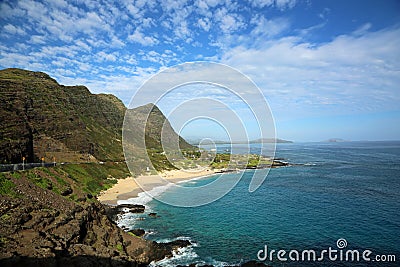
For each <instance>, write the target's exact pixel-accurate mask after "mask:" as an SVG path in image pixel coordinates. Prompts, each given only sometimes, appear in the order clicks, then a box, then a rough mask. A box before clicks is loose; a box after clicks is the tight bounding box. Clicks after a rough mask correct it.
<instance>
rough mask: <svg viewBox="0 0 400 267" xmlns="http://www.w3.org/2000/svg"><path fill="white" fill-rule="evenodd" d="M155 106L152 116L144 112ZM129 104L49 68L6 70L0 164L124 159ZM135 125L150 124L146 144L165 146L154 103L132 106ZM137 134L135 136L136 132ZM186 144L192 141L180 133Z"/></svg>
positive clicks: (1, 87)
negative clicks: (70, 82) (64, 81)
mask: <svg viewBox="0 0 400 267" xmlns="http://www.w3.org/2000/svg"><path fill="white" fill-rule="evenodd" d="M149 108H150V109H151V112H150V116H149V118H148V120H147V116H146V117H144V116H142V115H143V114H144V110H146V111H147V110H148V109H149ZM125 113H126V107H125V106H124V104H123V103H122V102H121V100H119V99H118V98H117V97H115V96H113V95H106V94H92V93H90V91H89V90H88V89H87V88H86V87H84V86H63V85H60V84H58V83H57V81H56V80H54V79H52V78H51V77H50V76H48V75H47V74H45V73H42V72H32V71H27V70H21V69H4V70H1V71H0V126H1V127H0V163H18V162H22V158H23V157H25V158H26V162H39V161H41V159H42V158H44V161H45V162H53V161H54V160H55V161H57V162H94V161H123V160H124V155H123V151H122V143H121V140H122V125H123V122H124V116H125ZM130 113H131V114H132V117H131V124H132V128H140V127H139V126H138V125H139V124H143V123H147V124H146V133H145V134H146V144H148V145H149V148H157V149H161V145H160V141H159V136H161V132H160V131H161V128H162V125H163V123H164V122H166V123H167V124H168V127H167V128H166V129H167V132H168V133H167V135H168V136H174V135H175V136H176V135H177V134H176V133H175V131H174V130H173V128H172V127H171V126H170V125H169V122H168V121H166V118H165V117H164V115H163V114H162V113H161V111H160V110H159V109H158V108H157V107H156V106H154V105H151V104H150V105H146V106H143V107H139V108H137V109H133V110H130ZM134 139H135V137H134ZM180 141H181V145H182V147H183V148H190V147H191V146H190V145H189V144H188V143H186V141H184V140H183V139H182V138H180Z"/></svg>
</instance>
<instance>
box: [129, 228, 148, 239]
mask: <svg viewBox="0 0 400 267" xmlns="http://www.w3.org/2000/svg"><path fill="white" fill-rule="evenodd" d="M128 233H132V234H134V235H136V236H140V237H142V236H144V234H145V233H146V231H145V230H143V229H140V228H138V229H133V230H130V231H128Z"/></svg>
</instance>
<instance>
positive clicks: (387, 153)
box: [123, 142, 400, 266]
mask: <svg viewBox="0 0 400 267" xmlns="http://www.w3.org/2000/svg"><path fill="white" fill-rule="evenodd" d="M252 146H253V147H252V151H253V152H257V151H259V147H258V146H257V145H252ZM225 148H226V147H223V146H220V149H221V150H224V149H225ZM276 156H277V157H282V158H285V159H286V160H287V161H289V162H291V163H295V164H298V165H294V166H290V167H284V168H276V169H272V170H271V171H270V173H269V175H268V177H267V179H266V180H265V181H264V183H263V184H262V186H261V187H260V188H259V189H258V190H257V191H255V192H253V193H249V192H248V185H249V182H250V179H251V172H252V171H246V172H245V173H244V175H243V177H242V179H241V180H240V182H239V183H238V185H237V186H236V187H235V188H234V189H233V190H232V191H231V192H229V193H228V194H227V195H225V196H224V197H223V198H221V199H219V200H218V201H215V202H213V203H211V204H208V205H205V206H201V207H197V208H178V207H172V206H168V205H166V204H163V203H161V202H159V201H156V200H152V201H150V202H148V203H147V204H146V205H147V206H148V210H149V211H152V212H157V214H158V215H160V217H158V218H155V219H153V218H149V217H146V219H145V220H144V221H138V220H136V218H137V216H138V215H129V216H128V217H127V218H126V220H125V221H124V222H123V223H125V225H129V226H130V227H132V228H144V229H146V230H147V231H148V232H149V234H148V235H147V238H148V239H151V240H156V241H168V240H173V239H176V238H186V239H190V240H191V241H192V242H193V243H194V246H192V247H190V248H187V249H184V250H182V251H181V253H179V254H178V255H176V257H174V258H173V259H170V260H168V261H164V262H160V263H158V264H161V265H165V266H175V265H177V264H189V263H199V264H205V263H207V264H214V265H225V264H237V263H240V262H244V261H248V260H257V252H258V251H259V250H261V249H263V248H264V245H268V249H269V250H271V249H275V250H280V249H283V250H286V251H287V252H289V251H290V250H292V249H296V250H298V251H301V250H304V249H312V250H315V251H322V250H323V249H328V247H332V248H333V249H338V248H337V244H336V241H337V240H338V239H339V238H344V239H346V241H347V247H346V248H345V249H357V250H359V251H361V252H362V251H363V250H365V249H369V250H371V251H372V254H371V255H377V254H379V255H383V254H384V255H388V254H390V255H395V257H396V261H397V262H396V263H397V264H396V263H387V262H386V263H381V262H380V263H378V262H373V263H371V262H369V263H368V262H365V261H362V260H360V261H358V262H344V261H341V262H339V261H329V260H328V261H327V260H325V261H322V262H318V263H315V262H313V261H305V262H300V263H299V262H296V261H291V260H288V261H287V262H282V261H279V260H277V259H276V256H275V258H273V259H272V261H269V260H268V259H267V260H266V261H265V263H267V264H270V265H271V266H398V265H399V261H400V246H399V245H400V216H399V211H400V203H399V200H400V142H346V143H299V144H297V143H295V144H278V147H277V152H276ZM228 175H237V174H228ZM212 179H216V177H208V178H204V179H201V180H195V181H190V182H189V184H188V185H189V186H195V185H200V184H203V183H204V184H205V183H208V182H210V181H211V180H212ZM174 190H179V189H174ZM174 190H167V191H165V192H164V193H162V195H161V197H162V198H168V197H171V195H176V194H177V193H178V192H176V191H174ZM140 216H142V217H143V215H140ZM286 257H287V255H286ZM371 257H372V256H370V258H371ZM325 259H326V258H325Z"/></svg>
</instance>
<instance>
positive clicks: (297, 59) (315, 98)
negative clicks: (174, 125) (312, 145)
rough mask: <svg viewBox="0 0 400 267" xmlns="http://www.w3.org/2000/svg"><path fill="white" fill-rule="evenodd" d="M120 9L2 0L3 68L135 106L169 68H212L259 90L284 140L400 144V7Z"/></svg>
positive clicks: (149, 0)
mask: <svg viewBox="0 0 400 267" xmlns="http://www.w3.org/2000/svg"><path fill="white" fill-rule="evenodd" d="M115 2H118V3H113V2H112V1H89V0H85V1H83V0H74V1H64V0H53V1H48V2H47V1H30V0H22V1H1V3H0V28H1V30H0V68H9V67H18V68H24V69H29V70H35V71H44V72H46V73H48V74H49V75H51V76H52V77H54V78H56V79H57V81H58V82H59V83H61V84H66V85H76V84H83V85H86V86H87V87H88V88H89V89H90V91H91V92H93V93H113V94H115V95H116V96H118V97H119V98H120V99H121V100H122V101H123V102H124V103H125V104H126V105H128V104H129V103H130V100H131V97H132V96H133V95H134V93H135V92H136V91H137V90H138V88H139V87H140V86H141V85H142V84H143V83H144V82H145V81H146V80H147V79H149V78H150V77H151V76H152V75H154V74H156V73H158V72H159V71H161V70H164V69H165V68H167V67H171V66H174V65H176V64H180V63H184V62H190V61H213V62H218V63H223V64H226V65H228V66H231V67H233V68H235V69H236V70H238V71H240V72H241V73H243V74H244V75H246V76H248V77H249V78H250V79H252V80H253V81H254V82H255V84H256V85H257V86H258V88H260V90H261V91H262V93H263V94H264V96H265V99H266V100H267V102H268V103H269V106H270V108H271V111H272V113H273V116H274V119H275V123H276V131H277V135H278V137H280V138H285V139H289V140H295V141H320V140H325V139H328V138H332V137H338V138H343V139H348V140H394V139H396V140H399V139H400V105H399V103H400V2H399V1H391V0H385V1H380V0H376V1H369V0H351V1H347V0H346V1H342V0H332V1H322V0H318V1H317V0H314V1H313V0H247V1H245V0H243V1H233V0H222V1H218V0H195V1H185V0H175V1H169V0H166V1H154V0H140V1H115ZM214 89H215V88H214ZM204 92H208V91H207V90H205V91H204ZM210 92H211V91H210ZM149 93H151V92H149ZM210 96H212V94H211V93H210ZM161 108H162V109H163V107H161ZM163 111H164V112H166V113H168V112H167V111H166V110H163ZM197 133H199V132H198V131H197ZM186 134H187V135H188V136H195V134H196V132H190V131H187V133H186ZM202 134H204V133H202Z"/></svg>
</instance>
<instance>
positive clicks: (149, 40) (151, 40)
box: [128, 28, 159, 46]
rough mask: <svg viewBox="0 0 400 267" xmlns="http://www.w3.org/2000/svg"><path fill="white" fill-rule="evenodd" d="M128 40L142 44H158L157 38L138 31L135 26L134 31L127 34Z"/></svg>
mask: <svg viewBox="0 0 400 267" xmlns="http://www.w3.org/2000/svg"><path fill="white" fill-rule="evenodd" d="M128 40H130V41H133V42H136V43H139V44H141V45H143V46H152V45H156V44H158V42H159V41H158V40H157V38H155V37H153V36H145V35H144V34H143V33H142V32H140V28H137V29H136V30H135V32H134V33H133V34H131V35H129V36H128Z"/></svg>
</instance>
